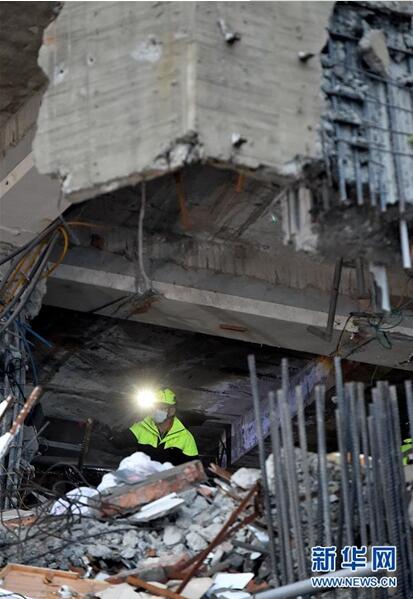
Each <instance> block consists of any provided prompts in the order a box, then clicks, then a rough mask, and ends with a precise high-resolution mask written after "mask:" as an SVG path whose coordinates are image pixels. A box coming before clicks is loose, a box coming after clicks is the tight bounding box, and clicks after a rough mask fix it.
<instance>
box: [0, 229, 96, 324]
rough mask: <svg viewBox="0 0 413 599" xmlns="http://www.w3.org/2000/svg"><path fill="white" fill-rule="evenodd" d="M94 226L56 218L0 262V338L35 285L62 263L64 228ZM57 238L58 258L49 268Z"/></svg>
mask: <svg viewBox="0 0 413 599" xmlns="http://www.w3.org/2000/svg"><path fill="white" fill-rule="evenodd" d="M69 225H70V226H80V227H97V226H99V225H95V224H92V223H86V222H83V221H71V222H68V223H66V222H65V221H64V220H63V219H57V220H56V221H55V222H53V223H52V224H51V225H49V226H48V227H47V228H46V229H45V230H44V231H42V233H40V234H39V235H38V236H37V237H35V238H34V239H32V240H31V241H29V242H27V243H26V244H25V245H23V246H22V247H20V248H17V249H16V250H14V251H13V252H11V254H9V255H8V256H6V257H4V258H2V259H0V266H3V265H4V264H7V263H8V262H10V266H9V269H8V270H7V272H6V274H5V276H4V278H3V280H2V282H1V284H0V305H1V306H2V309H1V312H0V335H1V334H2V333H3V332H4V331H5V330H6V329H7V328H8V327H9V326H10V325H11V324H12V323H13V322H14V321H15V320H16V318H17V317H18V316H19V315H20V314H21V312H22V310H23V309H24V308H25V306H26V305H27V303H28V301H29V299H30V297H31V295H32V293H33V291H34V289H35V287H36V285H37V284H38V283H39V281H41V280H42V279H47V278H48V277H50V275H51V274H52V273H53V272H54V271H55V270H56V269H57V268H58V266H59V265H60V264H61V263H62V262H63V260H64V258H65V256H66V254H67V252H68V249H69V232H68V226H69ZM59 238H61V239H62V250H61V253H60V256H59V258H58V259H57V260H56V262H54V263H53V264H52V265H49V258H50V255H51V253H52V251H53V248H54V247H55V245H56V244H57V242H58V240H59Z"/></svg>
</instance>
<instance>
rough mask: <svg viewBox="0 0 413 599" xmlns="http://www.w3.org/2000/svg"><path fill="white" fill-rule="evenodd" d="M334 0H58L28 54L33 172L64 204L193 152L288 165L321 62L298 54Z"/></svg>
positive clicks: (315, 44) (307, 146) (273, 172)
mask: <svg viewBox="0 0 413 599" xmlns="http://www.w3.org/2000/svg"><path fill="white" fill-rule="evenodd" d="M332 5H333V3H332V2H317V3H314V4H313V6H312V10H311V11H309V10H308V5H307V3H305V2H294V3H293V2H285V3H281V2H274V3H269V2H265V3H262V2H238V3H236V4H234V3H232V4H231V5H228V4H227V3H225V2H214V3H208V2H207V3H205V2H179V3H178V2H174V3H170V2H157V3H152V2H151V3H150V2H127V3H123V2H122V3H121V2H94V3H90V2H76V3H67V4H66V5H65V6H64V7H63V9H62V11H61V13H60V15H59V17H58V18H57V20H56V21H55V22H54V23H52V24H51V25H50V26H49V27H48V28H47V29H46V31H45V34H44V40H43V46H42V48H41V51H40V56H39V62H40V65H41V66H42V68H43V70H44V72H45V73H46V75H47V77H48V79H49V86H48V89H47V91H46V93H45V95H44V98H43V102H42V106H41V110H40V114H39V119H38V131H37V135H36V139H35V143H34V153H35V162H36V165H37V167H38V169H39V171H40V172H41V173H48V174H55V175H59V176H60V178H61V180H62V186H63V192H64V194H66V195H67V196H68V197H69V198H70V199H71V200H73V201H75V200H80V199H84V198H87V197H91V196H93V195H97V194H99V193H102V192H104V191H108V190H111V189H116V188H119V187H121V186H124V185H125V184H127V183H134V182H137V181H139V180H140V179H142V178H143V177H146V178H149V177H155V176H158V175H160V174H162V173H164V172H166V171H170V170H174V169H178V168H180V167H182V166H183V165H185V164H188V163H191V162H194V161H208V162H211V163H214V164H219V165H222V164H230V165H231V167H232V168H234V167H235V168H242V169H248V170H251V171H257V172H258V174H262V175H263V176H264V175H266V176H270V177H272V178H274V179H280V180H286V179H289V178H291V177H294V176H297V174H299V173H300V170H301V166H302V164H303V163H305V162H306V161H307V160H308V159H312V158H314V157H318V155H319V148H318V133H317V130H316V129H317V123H318V121H319V117H320V113H321V110H322V106H321V99H320V93H319V90H320V76H321V68H320V64H319V60H318V59H314V60H311V61H307V62H306V63H303V62H302V61H300V59H299V53H300V52H306V53H312V54H314V55H318V54H319V52H320V50H321V47H322V45H323V43H324V39H325V29H326V26H327V22H328V19H329V16H330V11H331V7H332ZM222 23H225V26H226V27H225V29H226V30H228V31H231V32H236V33H234V36H232V37H231V43H229V40H228V39H227V36H226V35H223V33H222ZM120 32H121V35H120ZM234 140H237V141H235V142H234ZM240 140H242V143H240Z"/></svg>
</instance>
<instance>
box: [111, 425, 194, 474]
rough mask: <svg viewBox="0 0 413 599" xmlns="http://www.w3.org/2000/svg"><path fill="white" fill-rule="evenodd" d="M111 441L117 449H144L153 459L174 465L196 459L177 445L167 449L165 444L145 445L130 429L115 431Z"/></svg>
mask: <svg viewBox="0 0 413 599" xmlns="http://www.w3.org/2000/svg"><path fill="white" fill-rule="evenodd" d="M110 441H111V442H112V443H113V445H114V446H115V447H116V448H117V449H130V450H133V451H143V453H146V455H148V456H149V457H150V458H151V460H156V461H157V462H161V463H162V464H163V463H165V462H171V464H173V465H174V466H179V465H180V464H185V462H190V461H191V460H194V459H196V456H188V455H186V454H184V453H183V452H182V450H181V449H178V448H176V447H172V448H170V449H165V448H164V447H163V446H160V447H152V446H151V445H143V444H142V443H138V441H137V439H136V436H135V435H134V434H133V433H132V431H131V430H130V429H127V430H124V431H121V432H117V433H114V434H113V435H112V436H111V437H110Z"/></svg>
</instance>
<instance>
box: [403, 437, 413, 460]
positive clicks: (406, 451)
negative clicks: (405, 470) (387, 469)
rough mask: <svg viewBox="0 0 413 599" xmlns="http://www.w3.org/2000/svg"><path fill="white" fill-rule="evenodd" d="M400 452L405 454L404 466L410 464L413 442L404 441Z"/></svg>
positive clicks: (409, 440)
mask: <svg viewBox="0 0 413 599" xmlns="http://www.w3.org/2000/svg"><path fill="white" fill-rule="evenodd" d="M400 450H401V452H402V454H403V464H404V465H406V464H408V463H409V461H410V459H409V454H410V453H413V451H412V450H413V442H412V440H411V439H410V438H409V439H403V445H402V446H401V447H400Z"/></svg>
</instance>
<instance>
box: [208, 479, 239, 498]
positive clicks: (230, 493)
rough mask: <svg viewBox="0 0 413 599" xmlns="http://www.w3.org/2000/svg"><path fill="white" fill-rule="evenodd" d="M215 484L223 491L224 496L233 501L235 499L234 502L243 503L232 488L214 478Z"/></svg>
mask: <svg viewBox="0 0 413 599" xmlns="http://www.w3.org/2000/svg"><path fill="white" fill-rule="evenodd" d="M214 483H215V484H216V486H217V487H219V489H220V490H221V492H222V493H223V495H227V496H228V497H231V499H234V501H237V502H240V501H241V499H242V498H241V497H240V496H239V495H237V494H236V493H235V491H234V490H233V489H232V487H230V486H229V485H227V483H225V482H223V481H222V480H220V479H219V478H214Z"/></svg>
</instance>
